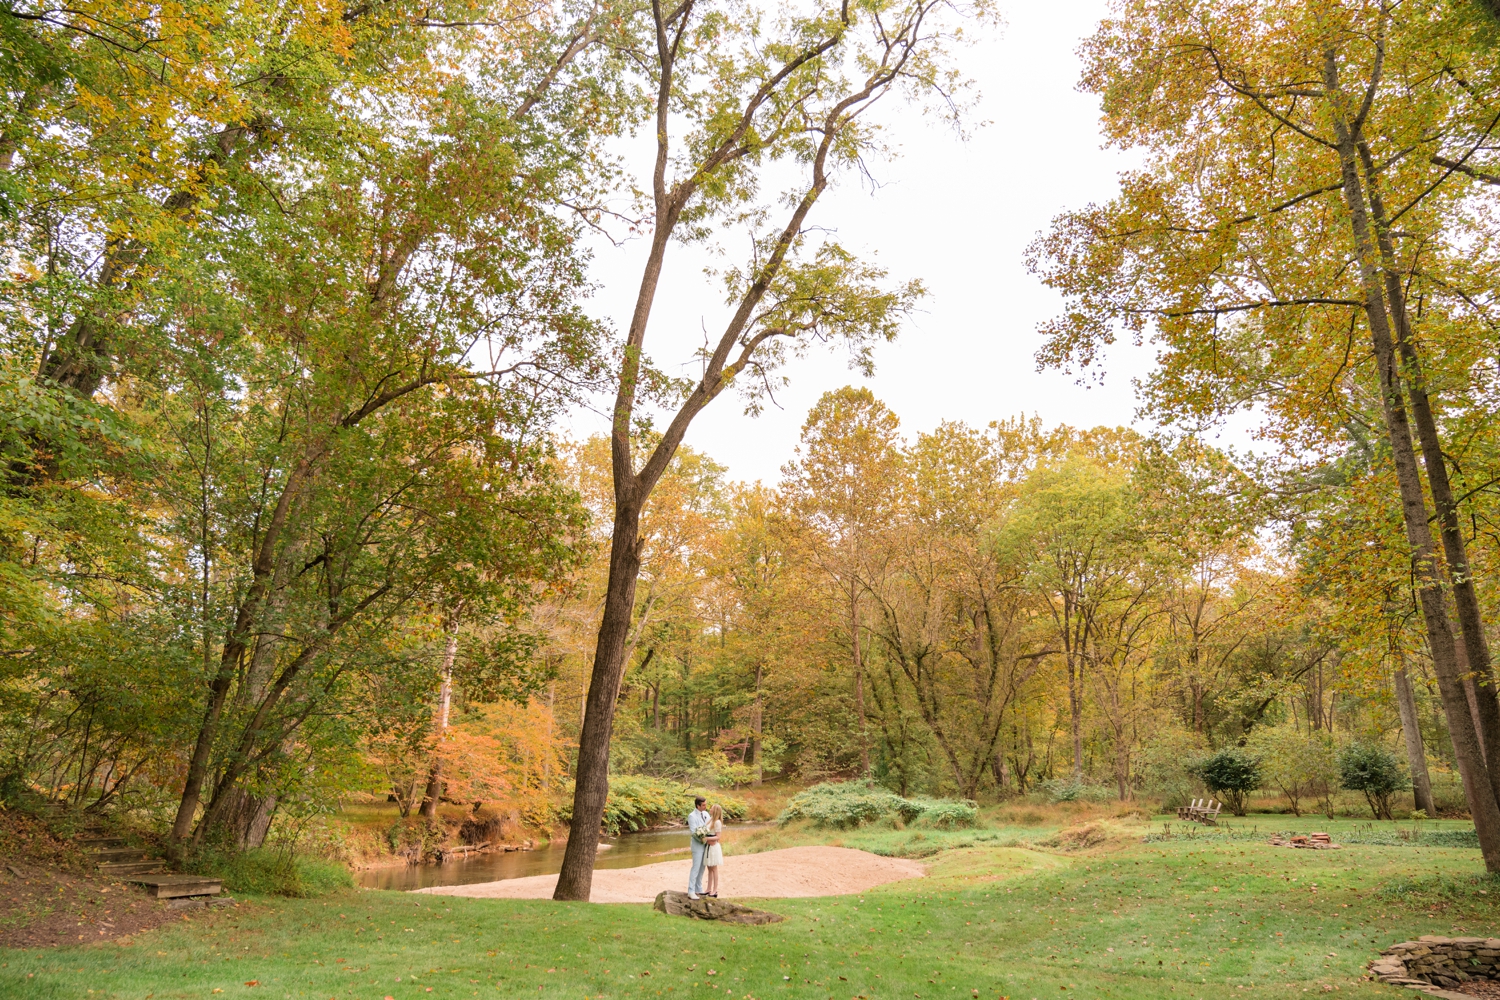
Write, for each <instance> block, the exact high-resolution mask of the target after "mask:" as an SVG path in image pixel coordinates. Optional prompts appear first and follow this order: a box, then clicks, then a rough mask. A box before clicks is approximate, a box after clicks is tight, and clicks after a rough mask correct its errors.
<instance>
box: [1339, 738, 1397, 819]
mask: <svg viewBox="0 0 1500 1000" xmlns="http://www.w3.org/2000/svg"><path fill="white" fill-rule="evenodd" d="M1338 766H1339V783H1340V784H1341V785H1342V786H1343V787H1345V788H1347V789H1349V790H1350V791H1351V792H1363V793H1364V796H1365V801H1366V802H1368V803H1369V804H1370V811H1371V812H1372V813H1374V814H1375V818H1376V819H1390V818H1391V796H1392V795H1394V794H1395V793H1396V792H1399V791H1401V790H1402V789H1404V788H1410V787H1411V782H1410V781H1409V780H1408V779H1407V777H1406V771H1405V769H1404V768H1403V767H1402V766H1401V759H1400V758H1399V757H1397V756H1396V755H1395V754H1394V753H1392V752H1391V751H1390V750H1388V749H1386V748H1385V747H1383V746H1381V745H1380V744H1378V743H1366V742H1363V741H1355V742H1353V743H1349V744H1346V745H1345V746H1344V748H1343V749H1341V750H1340V751H1339V753H1338Z"/></svg>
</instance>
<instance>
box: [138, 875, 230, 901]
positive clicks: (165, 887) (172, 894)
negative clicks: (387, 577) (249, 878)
mask: <svg viewBox="0 0 1500 1000" xmlns="http://www.w3.org/2000/svg"><path fill="white" fill-rule="evenodd" d="M129 881H131V882H134V883H135V884H136V885H143V886H145V887H146V891H147V892H148V893H150V894H151V895H153V896H155V897H156V898H157V899H175V898H178V897H182V896H216V895H218V894H219V893H220V892H221V891H223V889H224V881H223V880H222V879H217V878H204V877H203V876H201V875H142V876H140V877H139V878H132V879H130V880H129Z"/></svg>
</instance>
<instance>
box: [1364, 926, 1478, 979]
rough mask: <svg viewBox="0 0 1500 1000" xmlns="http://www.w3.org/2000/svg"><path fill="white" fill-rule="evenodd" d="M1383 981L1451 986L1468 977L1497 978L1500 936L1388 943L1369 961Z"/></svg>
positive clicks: (1431, 937) (1421, 939)
mask: <svg viewBox="0 0 1500 1000" xmlns="http://www.w3.org/2000/svg"><path fill="white" fill-rule="evenodd" d="M1370 972H1371V973H1372V974H1373V975H1374V976H1375V978H1376V979H1379V980H1380V981H1381V982H1383V983H1391V984H1392V985H1395V986H1410V987H1413V988H1415V989H1422V988H1423V987H1427V988H1432V987H1437V988H1440V989H1451V988H1452V987H1455V986H1458V985H1459V984H1460V983H1467V982H1469V981H1470V980H1473V979H1478V980H1500V938H1480V937H1461V938H1446V937H1436V936H1432V935H1429V936H1427V937H1421V938H1418V939H1417V940H1415V941H1403V942H1401V943H1400V944H1395V945H1391V946H1390V947H1389V948H1387V949H1385V951H1383V952H1381V953H1380V958H1377V959H1376V960H1375V961H1373V962H1371V963H1370Z"/></svg>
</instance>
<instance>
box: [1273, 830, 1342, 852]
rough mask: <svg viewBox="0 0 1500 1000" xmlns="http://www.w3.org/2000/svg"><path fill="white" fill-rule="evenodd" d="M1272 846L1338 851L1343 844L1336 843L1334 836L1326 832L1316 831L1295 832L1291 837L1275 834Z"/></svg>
mask: <svg viewBox="0 0 1500 1000" xmlns="http://www.w3.org/2000/svg"><path fill="white" fill-rule="evenodd" d="M1271 846H1272V847H1305V848H1309V849H1311V850H1314V851H1337V850H1340V849H1341V848H1342V846H1343V845H1342V844H1335V843H1334V842H1333V838H1332V837H1330V836H1328V834H1326V833H1314V834H1301V833H1295V834H1292V836H1291V837H1290V838H1288V837H1283V836H1281V834H1277V835H1276V836H1274V837H1272V838H1271Z"/></svg>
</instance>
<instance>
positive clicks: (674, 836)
mask: <svg viewBox="0 0 1500 1000" xmlns="http://www.w3.org/2000/svg"><path fill="white" fill-rule="evenodd" d="M768 825H770V824H767V823H739V824H735V825H734V826H730V827H727V828H725V830H724V844H725V846H726V847H732V845H733V844H734V842H735V841H736V840H738V839H739V838H740V837H742V836H744V835H745V834H747V833H749V832H750V831H752V830H758V829H762V828H764V827H766V826H768ZM605 844H609V845H610V846H609V849H608V850H605V848H604V845H605ZM565 846H566V841H562V840H555V841H553V842H552V843H550V844H546V845H543V846H540V847H538V848H537V849H536V850H534V851H510V852H507V853H505V854H478V855H475V856H474V857H471V858H465V859H463V860H461V861H460V860H455V861H445V862H443V863H442V864H439V865H406V866H404V867H400V868H372V869H369V870H368V871H362V872H355V873H354V881H355V882H356V883H358V884H359V885H361V886H364V887H365V888H367V889H400V890H406V889H422V888H426V887H427V886H429V885H470V884H473V883H475V882H498V881H500V880H501V879H508V878H524V877H526V876H527V875H556V874H557V873H558V872H559V871H560V870H561V869H562V859H563V848H564V847H565ZM688 851H689V848H688V833H687V828H686V827H678V828H676V829H673V830H653V831H650V832H649V833H627V834H625V835H624V836H622V837H619V838H617V839H615V840H607V841H604V840H602V841H600V847H599V856H598V858H597V860H595V862H594V867H595V868H596V869H598V868H636V867H638V866H640V865H651V864H656V863H657V862H659V861H676V860H678V859H681V858H686V857H688Z"/></svg>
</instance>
